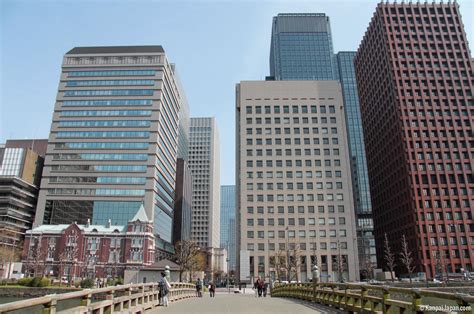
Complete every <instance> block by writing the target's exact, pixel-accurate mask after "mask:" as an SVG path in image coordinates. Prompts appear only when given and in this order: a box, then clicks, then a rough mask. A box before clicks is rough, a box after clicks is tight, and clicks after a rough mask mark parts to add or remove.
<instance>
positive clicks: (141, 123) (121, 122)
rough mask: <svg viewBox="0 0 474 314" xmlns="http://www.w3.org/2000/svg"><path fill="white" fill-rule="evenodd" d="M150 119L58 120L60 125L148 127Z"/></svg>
mask: <svg viewBox="0 0 474 314" xmlns="http://www.w3.org/2000/svg"><path fill="white" fill-rule="evenodd" d="M150 125H151V121H146V120H99V121H96V120H87V121H60V122H59V126H60V127H65V128H66V127H149V126H150Z"/></svg>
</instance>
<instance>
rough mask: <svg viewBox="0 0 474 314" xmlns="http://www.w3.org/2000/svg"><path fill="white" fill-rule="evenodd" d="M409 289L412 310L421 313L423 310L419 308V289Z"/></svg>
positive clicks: (420, 301)
mask: <svg viewBox="0 0 474 314" xmlns="http://www.w3.org/2000/svg"><path fill="white" fill-rule="evenodd" d="M411 291H412V293H413V294H412V301H411V304H412V306H413V312H414V313H417V314H423V311H421V310H420V305H421V304H422V300H421V291H420V289H411Z"/></svg>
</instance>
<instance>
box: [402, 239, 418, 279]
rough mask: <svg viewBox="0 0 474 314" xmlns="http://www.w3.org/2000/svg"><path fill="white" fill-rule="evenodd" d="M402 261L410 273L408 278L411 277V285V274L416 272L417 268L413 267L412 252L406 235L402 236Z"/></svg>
mask: <svg viewBox="0 0 474 314" xmlns="http://www.w3.org/2000/svg"><path fill="white" fill-rule="evenodd" d="M400 260H401V262H402V263H403V265H404V266H405V268H406V270H407V271H408V276H409V277H410V284H411V283H412V281H411V274H412V273H413V271H414V270H415V266H414V265H413V257H412V256H411V251H410V249H409V248H408V242H407V239H406V237H405V234H403V235H402V252H401V253H400Z"/></svg>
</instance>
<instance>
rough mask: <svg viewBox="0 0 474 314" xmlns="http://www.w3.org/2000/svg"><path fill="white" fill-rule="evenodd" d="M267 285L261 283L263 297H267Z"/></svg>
mask: <svg viewBox="0 0 474 314" xmlns="http://www.w3.org/2000/svg"><path fill="white" fill-rule="evenodd" d="M267 290H268V283H267V282H265V281H263V296H264V297H265V298H266V297H267Z"/></svg>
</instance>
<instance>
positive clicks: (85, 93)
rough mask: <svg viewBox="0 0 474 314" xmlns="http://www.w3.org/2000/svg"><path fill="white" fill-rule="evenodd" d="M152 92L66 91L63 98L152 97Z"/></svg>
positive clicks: (120, 90)
mask: <svg viewBox="0 0 474 314" xmlns="http://www.w3.org/2000/svg"><path fill="white" fill-rule="evenodd" d="M153 92H154V90H152V89H111V90H67V91H65V92H64V96H65V97H75V96H153Z"/></svg>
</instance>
